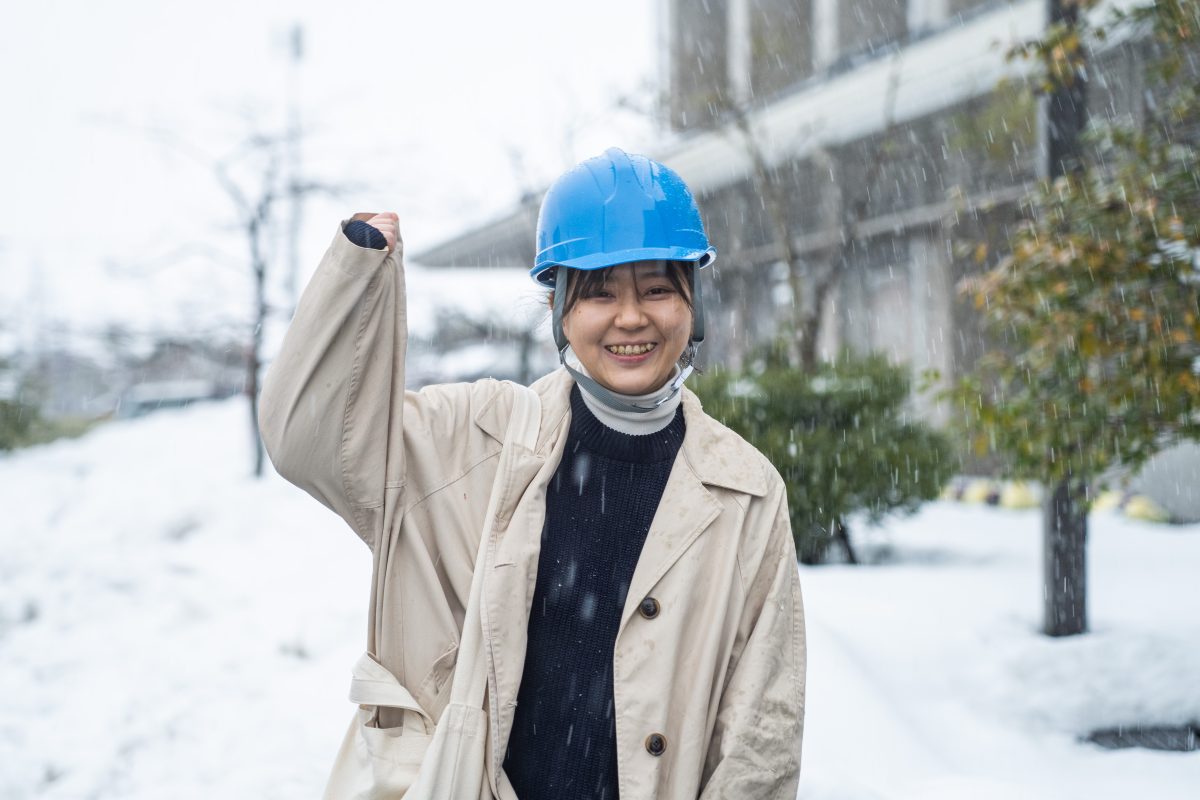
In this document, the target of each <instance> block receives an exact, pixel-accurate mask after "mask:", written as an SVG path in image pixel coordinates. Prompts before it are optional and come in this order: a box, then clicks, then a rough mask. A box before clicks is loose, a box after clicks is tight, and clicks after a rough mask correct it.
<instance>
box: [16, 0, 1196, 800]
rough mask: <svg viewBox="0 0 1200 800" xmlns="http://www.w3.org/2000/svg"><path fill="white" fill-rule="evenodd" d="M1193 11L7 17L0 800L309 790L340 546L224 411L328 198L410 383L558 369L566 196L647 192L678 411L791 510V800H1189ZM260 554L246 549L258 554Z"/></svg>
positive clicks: (327, 677) (321, 744) (883, 3)
mask: <svg viewBox="0 0 1200 800" xmlns="http://www.w3.org/2000/svg"><path fill="white" fill-rule="evenodd" d="M1198 29H1200V16H1198V15H1197V5H1196V3H1195V2H1194V0H1190V1H1189V0H1180V1H1178V2H1174V1H1172V2H1167V1H1166V0H1162V1H1161V2H1142V3H1134V2H1119V3H1113V2H1108V3H1101V2H1096V1H1095V0H1090V1H1089V0H1082V2H1078V3H1074V2H1070V0H1061V1H1060V0H1019V1H1018V0H1011V1H1005V0H610V2H606V3H553V2H548V1H543V0H527V1H526V2H521V3H515V4H514V3H510V4H497V3H486V2H482V0H461V1H460V2H446V3H440V4H435V3H417V2H400V3H391V4H383V5H381V6H378V7H362V8H358V9H353V10H341V9H335V8H334V7H332V6H330V5H329V4H328V3H325V4H321V3H316V2H310V0H299V1H297V2H292V3H286V4H284V3H273V2H272V3H253V4H250V3H230V2H226V1H225V0H214V2H211V3H207V4H203V5H198V4H177V3H149V2H141V1H140V0H128V1H127V2H120V3H113V4H87V3H81V2H47V3H41V4H36V5H31V4H26V5H18V6H13V7H11V8H8V9H6V10H5V12H4V14H3V23H2V24H0V103H2V106H0V107H3V108H4V109H5V111H4V119H5V124H4V125H3V127H2V129H0V143H2V144H3V146H2V147H0V277H2V280H0V797H3V798H8V797H11V798H27V797H28V798H33V797H38V798H41V797H47V798H83V797H91V798H126V797H143V796H145V797H151V796H154V797H161V796H163V795H164V794H167V795H169V796H176V797H192V796H196V797H201V796H204V797H212V796H217V797H280V798H290V797H313V796H317V795H318V794H319V792H320V789H321V786H322V785H323V780H324V777H325V775H326V772H327V769H328V766H329V764H330V763H331V760H332V756H333V753H334V752H335V750H336V747H337V743H338V741H339V740H340V736H341V733H342V731H343V730H344V726H345V724H346V722H348V720H349V715H350V708H349V704H348V703H346V702H345V701H344V700H343V699H342V695H343V682H344V680H345V676H346V674H347V673H348V671H349V668H350V666H351V664H352V663H353V658H354V657H355V654H356V653H357V652H358V651H360V650H361V647H362V634H363V633H364V630H363V628H364V625H363V620H364V619H365V609H366V601H367V597H366V594H367V587H368V585H369V583H368V579H369V570H370V563H369V554H368V553H367V552H366V550H365V548H362V546H361V544H360V543H359V542H358V541H357V539H356V538H355V537H354V536H352V535H350V532H349V530H348V529H346V527H345V525H344V524H343V523H341V521H340V520H337V519H336V518H334V517H333V516H332V515H330V514H329V513H328V512H326V511H325V509H323V508H321V507H320V506H319V505H318V504H317V503H315V502H314V501H312V500H311V499H309V498H307V497H306V496H304V495H303V494H302V493H301V492H300V491H299V490H296V489H293V488H292V487H290V486H288V485H286V484H285V483H284V482H283V481H282V480H281V479H279V478H278V476H276V475H275V474H274V473H273V472H272V470H271V467H270V464H269V462H264V460H263V456H262V451H261V448H260V447H259V445H258V443H257V432H256V430H255V429H254V427H253V425H252V422H251V414H250V413H249V409H250V407H251V404H250V403H249V402H248V400H250V399H252V398H253V397H254V395H255V392H256V391H257V387H258V386H259V383H260V381H261V377H262V375H263V374H264V373H265V371H266V370H267V369H268V368H269V364H270V361H271V359H272V357H273V355H274V353H275V352H276V350H277V348H278V345H279V341H280V338H281V336H282V334H283V332H284V330H286V327H287V323H288V321H289V319H290V317H291V314H292V312H293V310H294V308H295V305H296V302H297V299H298V297H299V293H300V291H301V290H302V289H303V287H304V285H305V283H306V281H307V279H308V278H309V276H310V275H311V274H312V271H313V269H314V268H315V266H316V264H317V262H318V260H319V259H320V256H321V254H322V253H323V252H324V249H325V247H326V246H327V245H328V242H329V241H330V240H331V238H332V237H333V236H334V235H335V233H337V231H338V223H339V221H340V220H343V219H346V218H347V217H349V216H350V215H351V214H353V213H355V212H358V211H383V210H394V211H396V212H398V213H399V215H400V219H401V230H402V234H403V237H404V240H405V262H406V274H407V281H408V292H409V296H408V301H409V326H410V343H409V359H408V369H407V381H408V383H409V385H410V387H412V388H417V387H419V386H421V385H424V384H427V383H433V382H443V381H458V380H474V379H478V378H481V377H489V376H490V377H497V378H508V379H514V380H519V381H523V382H530V381H532V380H534V379H536V378H537V377H539V376H541V375H543V374H545V373H546V372H548V371H550V370H552V369H553V368H554V367H555V366H556V365H557V354H556V353H555V352H554V350H553V347H552V344H551V341H550V335H549V330H548V326H547V314H546V311H545V298H544V296H543V295H542V294H541V293H540V292H539V291H538V289H537V287H536V286H535V285H534V284H533V282H532V281H530V280H529V278H528V269H529V266H530V265H531V264H532V262H533V257H534V242H533V237H534V230H535V226H536V221H537V212H538V207H539V204H540V202H541V197H542V194H543V192H544V191H545V189H546V187H547V186H548V185H549V183H550V182H551V181H552V180H553V179H554V178H555V177H556V176H557V175H558V174H560V173H561V172H562V171H564V170H565V169H567V168H569V167H570V166H572V165H573V164H575V163H577V162H578V161H580V160H582V159H584V158H588V157H590V156H594V155H597V154H599V153H600V152H602V151H603V150H604V149H605V148H607V147H610V146H620V147H622V148H624V149H626V150H628V151H631V152H641V153H645V154H647V155H650V156H651V157H654V158H657V159H659V160H662V161H664V162H665V163H666V164H668V165H669V166H671V167H672V168H674V169H675V170H677V171H678V172H679V173H680V174H681V175H682V176H683V177H684V179H685V180H686V181H687V183H688V184H689V186H690V187H691V188H692V189H693V191H694V192H695V193H696V195H697V197H698V199H699V202H700V206H701V210H702V213H703V215H704V218H705V223H706V227H707V230H708V234H709V237H710V239H711V240H712V241H713V243H714V244H715V245H716V247H717V248H718V250H719V257H718V261H717V264H716V266H715V267H714V269H713V270H711V271H710V272H709V273H708V274H707V275H706V280H707V281H708V286H709V290H708V291H707V293H706V308H707V312H708V314H709V320H710V322H709V325H710V330H712V331H714V334H713V335H710V336H709V339H708V341H706V342H705V344H704V349H703V351H702V353H701V363H702V364H703V365H704V367H705V369H704V374H703V375H700V376H697V378H696V379H695V380H693V381H692V382H691V383H690V384H689V385H691V386H693V388H694V389H695V390H696V391H697V392H698V393H699V394H700V395H701V397H702V398H703V400H704V402H705V405H706V408H708V409H709V410H710V412H711V413H713V414H714V415H716V416H718V417H719V418H721V419H723V420H724V421H725V422H726V423H727V424H729V425H730V426H731V427H733V428H734V429H735V430H738V432H739V433H742V434H743V435H744V436H746V437H747V438H748V439H750V440H751V441H752V442H754V443H755V444H756V445H757V446H758V447H759V448H760V449H762V450H763V451H764V452H766V453H767V454H768V455H769V456H770V457H771V459H772V460H773V461H774V463H776V465H777V466H779V468H780V470H781V472H782V473H783V474H784V477H785V479H786V480H787V482H788V485H789V503H790V506H791V513H792V522H793V528H794V530H795V533H796V538H797V546H798V552H799V555H800V557H801V561H802V562H803V563H802V565H801V566H800V569H801V571H802V578H803V581H804V586H805V592H806V594H805V598H806V606H807V609H808V612H807V613H808V624H809V652H810V672H809V689H808V692H809V711H808V716H807V729H806V741H805V765H804V776H803V779H802V781H801V789H800V797H802V798H813V799H814V800H816V799H818V798H930V797H946V798H950V797H954V798H960V797H972V798H975V797H996V798H1001V797H1003V798H1030V797H1045V798H1074V797H1080V798H1082V797H1087V798H1098V797H1113V798H1117V797H1121V798H1124V797H1129V796H1139V797H1143V796H1144V797H1154V798H1175V797H1179V798H1182V797H1194V796H1195V790H1196V787H1197V786H1200V754H1198V751H1197V736H1198V732H1200V681H1198V680H1196V675H1197V674H1198V671H1200V601H1198V600H1197V599H1196V593H1195V591H1194V575H1195V574H1196V569H1197V568H1200V524H1198V523H1200V447H1198V446H1197V444H1196V441H1197V439H1198V438H1200V305H1198V302H1197V295H1198V293H1200V277H1198V276H1200V256H1198V255H1197V254H1198V253H1200V228H1198V226H1200V222H1198V220H1200V190H1198V189H1197V188H1196V187H1197V185H1198V184H1197V181H1196V175H1197V174H1198V171H1197V153H1198V152H1200V147H1198V143H1200V113H1198V112H1197V108H1198V106H1197V103H1196V89H1195V87H1196V84H1197V76H1198V75H1200V60H1198V56H1200V46H1198V45H1197V41H1196V36H1197V30H1198ZM268 564H270V567H268V566H267V565H268Z"/></svg>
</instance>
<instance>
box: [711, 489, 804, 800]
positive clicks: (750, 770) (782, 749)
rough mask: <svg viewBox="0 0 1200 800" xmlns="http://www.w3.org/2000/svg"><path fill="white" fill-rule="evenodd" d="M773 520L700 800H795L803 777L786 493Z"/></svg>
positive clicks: (800, 666)
mask: <svg viewBox="0 0 1200 800" xmlns="http://www.w3.org/2000/svg"><path fill="white" fill-rule="evenodd" d="M780 494H781V495H783V491H782V489H781V490H780ZM769 524H771V526H772V527H771V535H770V538H769V540H768V543H767V547H766V550H765V553H764V555H763V558H762V560H761V561H760V562H759V564H758V569H757V570H756V572H755V573H754V576H753V578H752V579H751V581H750V585H749V587H748V591H747V598H746V607H745V610H744V612H743V615H742V622H741V628H740V631H741V632H740V633H739V637H738V638H739V641H740V643H741V644H742V647H741V649H740V652H739V651H735V654H734V658H735V663H734V665H733V667H732V672H731V673H730V677H729V679H728V682H727V683H726V686H725V690H724V692H723V693H722V695H721V701H720V706H719V708H718V712H717V724H716V727H715V729H714V731H713V738H712V741H711V744H710V747H709V752H708V759H707V765H706V767H705V773H706V777H707V780H706V781H705V784H704V790H703V792H702V793H701V795H700V797H701V800H717V798H742V797H755V798H764V800H765V799H766V798H772V800H784V799H785V798H786V800H793V799H794V798H795V797H796V790H797V786H798V784H799V781H800V748H801V739H802V736H803V733H804V671H805V660H806V653H805V642H804V606H803V601H802V600H801V597H800V573H799V570H798V567H797V564H796V550H795V544H794V542H793V540H792V531H791V525H790V523H789V521H788V513H787V501H786V496H783V497H781V498H780V501H779V503H778V508H777V509H776V511H775V514H774V520H773V521H772V522H770V523H769Z"/></svg>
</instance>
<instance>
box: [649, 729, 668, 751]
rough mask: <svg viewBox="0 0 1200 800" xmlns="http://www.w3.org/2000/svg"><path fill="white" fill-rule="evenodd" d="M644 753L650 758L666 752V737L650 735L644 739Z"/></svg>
mask: <svg viewBox="0 0 1200 800" xmlns="http://www.w3.org/2000/svg"><path fill="white" fill-rule="evenodd" d="M646 752H647V753H649V754H650V755H652V756H661V755H662V754H663V753H665V752H667V737H665V736H663V735H662V734H661V733H652V734H650V735H649V736H647V737H646Z"/></svg>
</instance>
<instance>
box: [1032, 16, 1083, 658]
mask: <svg viewBox="0 0 1200 800" xmlns="http://www.w3.org/2000/svg"><path fill="white" fill-rule="evenodd" d="M1048 3H1049V6H1048V11H1049V18H1050V23H1051V24H1057V23H1061V24H1065V25H1075V24H1076V23H1077V22H1078V19H1079V8H1078V7H1077V6H1076V4H1075V3H1074V2H1072V0H1048ZM1084 89H1085V85H1084V81H1083V78H1082V77H1080V76H1078V75H1077V76H1074V79H1073V80H1071V81H1070V82H1069V83H1067V84H1066V85H1063V84H1059V85H1057V86H1056V87H1055V89H1054V91H1053V92H1052V93H1051V94H1050V98H1049V107H1048V108H1047V118H1046V128H1047V131H1046V132H1047V135H1048V140H1049V141H1048V142H1047V158H1048V162H1049V163H1048V164H1047V171H1048V173H1049V176H1050V178H1051V179H1053V178H1057V177H1060V176H1062V175H1066V174H1067V173H1069V172H1074V171H1076V170H1079V169H1081V168H1082V166H1083V164H1082V160H1081V158H1080V154H1081V148H1080V140H1079V136H1080V134H1081V133H1082V132H1083V128H1084V126H1085V125H1087V105H1086V99H1087V95H1086V94H1085V92H1084ZM1083 489H1084V484H1083V482H1082V481H1074V480H1071V478H1069V477H1068V478H1067V479H1066V480H1063V481H1062V482H1060V483H1059V484H1058V485H1057V486H1055V487H1054V488H1053V490H1052V491H1051V492H1050V495H1049V496H1048V497H1047V498H1046V505H1045V509H1044V512H1045V519H1044V521H1043V525H1042V539H1043V541H1042V552H1043V575H1042V581H1043V585H1042V598H1043V602H1044V603H1045V614H1044V616H1045V619H1044V621H1043V629H1044V633H1045V634H1046V635H1047V636H1071V635H1074V634H1077V633H1084V632H1086V631H1087V583H1086V580H1085V579H1086V577H1087V572H1086V555H1087V551H1086V547H1087V505H1086V498H1085V496H1084V491H1083Z"/></svg>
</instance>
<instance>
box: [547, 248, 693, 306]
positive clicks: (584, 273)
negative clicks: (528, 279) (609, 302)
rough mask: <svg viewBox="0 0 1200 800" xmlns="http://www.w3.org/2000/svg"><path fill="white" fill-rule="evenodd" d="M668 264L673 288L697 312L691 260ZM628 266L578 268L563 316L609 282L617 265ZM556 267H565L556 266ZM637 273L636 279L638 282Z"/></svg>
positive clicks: (568, 288)
mask: <svg viewBox="0 0 1200 800" xmlns="http://www.w3.org/2000/svg"><path fill="white" fill-rule="evenodd" d="M663 263H664V264H666V265H667V280H669V281H670V282H671V286H672V288H674V289H675V291H677V292H679V296H680V297H682V298H683V302H685V303H687V307H688V309H689V310H691V311H692V312H693V313H695V310H696V309H695V307H694V306H693V305H692V281H693V280H694V277H693V275H692V263H691V262H690V261H664V262H663ZM621 266H627V265H625V264H617V265H615V266H611V267H605V268H604V269H593V270H576V271H575V273H574V274H572V275H571V282H570V283H569V284H568V285H567V299H566V302H565V303H564V304H563V316H564V317H565V316H566V315H567V314H570V313H571V309H573V308H574V307H575V304H576V303H578V302H579V301H580V300H581V299H583V298H585V297H591V296H592V295H594V294H595V293H596V292H598V291H599V290H600V289H601V287H603V286H604V285H605V284H606V283H608V279H609V278H610V277H612V271H613V270H614V269H616V268H617V267H621ZM555 269H563V267H555ZM636 280H637V278H636V273H635V278H634V281H635V282H636Z"/></svg>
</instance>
